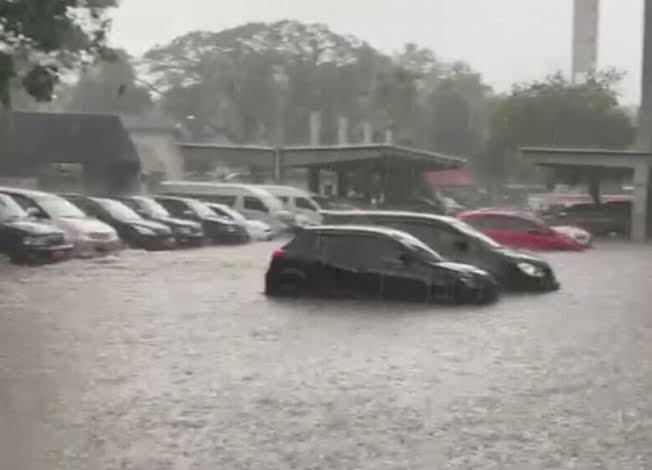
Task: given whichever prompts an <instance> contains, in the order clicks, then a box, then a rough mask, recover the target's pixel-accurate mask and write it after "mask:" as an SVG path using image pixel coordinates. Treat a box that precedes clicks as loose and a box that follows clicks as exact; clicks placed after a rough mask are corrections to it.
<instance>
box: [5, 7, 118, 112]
mask: <svg viewBox="0 0 652 470" xmlns="http://www.w3.org/2000/svg"><path fill="white" fill-rule="evenodd" d="M115 4H116V1H115V0H12V1H7V0H5V1H2V2H0V103H1V104H2V105H3V106H4V107H10V106H11V86H12V84H13V83H17V84H19V85H20V87H22V88H24V89H25V91H26V92H27V93H28V94H29V95H31V96H32V97H33V98H35V99H36V100H37V101H49V100H50V99H51V98H52V95H53V92H54V87H55V85H56V84H57V83H58V82H59V79H60V77H61V75H62V74H63V73H65V72H66V71H68V70H70V69H73V68H75V67H77V66H79V65H80V64H82V63H86V62H87V61H88V60H89V59H90V58H91V57H93V56H97V55H100V54H103V53H105V52H107V49H106V47H105V42H106V31H107V28H108V24H109V22H108V19H107V18H106V16H105V13H106V9H107V8H108V7H111V6H114V5H115Z"/></svg>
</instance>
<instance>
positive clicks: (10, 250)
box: [0, 194, 73, 264]
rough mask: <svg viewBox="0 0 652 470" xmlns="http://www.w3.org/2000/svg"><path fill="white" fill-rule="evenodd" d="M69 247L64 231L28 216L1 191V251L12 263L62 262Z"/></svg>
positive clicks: (69, 249)
mask: <svg viewBox="0 0 652 470" xmlns="http://www.w3.org/2000/svg"><path fill="white" fill-rule="evenodd" d="M72 248H73V245H72V243H70V242H69V241H68V240H67V238H66V235H65V233H64V232H63V230H61V229H58V228H57V227H55V226H54V225H52V224H50V223H47V222H40V221H38V220H36V219H32V218H30V216H29V215H28V214H27V212H25V211H24V210H23V209H22V208H21V207H20V206H19V205H18V203H16V202H15V201H14V200H13V199H12V198H11V197H9V196H7V195H5V194H0V253H2V254H4V255H6V256H8V257H9V259H10V260H11V261H12V262H13V263H16V264H33V263H34V264H37V263H50V262H55V261H62V260H65V259H67V258H69V257H70V254H71V252H72Z"/></svg>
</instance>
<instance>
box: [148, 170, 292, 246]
mask: <svg viewBox="0 0 652 470" xmlns="http://www.w3.org/2000/svg"><path fill="white" fill-rule="evenodd" d="M159 193H161V194H165V195H168V196H180V197H189V198H194V199H199V200H200V201H206V202H217V203H220V204H226V205H227V206H230V207H232V208H234V209H235V210H237V211H238V212H240V213H241V214H242V215H244V216H245V217H246V218H247V219H253V220H261V221H263V222H265V223H266V224H268V225H269V226H270V227H271V228H272V231H273V232H274V233H279V232H282V231H284V230H286V229H288V228H292V227H295V226H296V224H297V223H296V217H295V216H294V215H293V214H292V212H290V211H288V210H286V209H285V208H284V207H283V203H282V202H281V201H280V200H278V199H277V198H276V197H274V196H272V194H271V193H270V192H269V191H267V190H266V189H263V188H262V187H260V186H254V185H250V184H235V183H210V182H200V181H164V182H162V183H161V184H160V187H159Z"/></svg>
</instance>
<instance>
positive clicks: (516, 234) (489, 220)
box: [459, 209, 585, 251]
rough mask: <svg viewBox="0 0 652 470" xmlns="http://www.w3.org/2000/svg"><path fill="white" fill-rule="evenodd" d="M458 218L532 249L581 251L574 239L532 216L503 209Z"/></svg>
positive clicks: (509, 242)
mask: <svg viewBox="0 0 652 470" xmlns="http://www.w3.org/2000/svg"><path fill="white" fill-rule="evenodd" d="M459 218H460V219H461V220H463V221H464V222H466V223H468V224H469V225H471V226H472V227H474V228H476V229H477V230H479V231H481V232H483V233H485V234H487V235H488V236H490V237H491V238H493V239H494V240H496V241H497V242H498V243H500V244H503V245H506V246H511V247H514V248H524V249H531V250H563V251H581V250H584V248H585V247H584V246H583V245H581V244H580V243H578V242H577V241H576V240H575V239H573V238H571V237H569V236H567V235H565V234H563V233H560V232H558V231H556V230H553V229H552V228H550V227H548V226H547V225H546V224H545V223H544V222H543V221H542V220H540V219H537V218H536V217H534V216H533V215H530V214H527V213H523V212H517V211H508V210H500V209H490V210H488V209H481V210H476V211H469V212H463V213H462V214H460V215H459Z"/></svg>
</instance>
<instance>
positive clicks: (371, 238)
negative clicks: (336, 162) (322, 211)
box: [265, 226, 498, 304]
mask: <svg viewBox="0 0 652 470" xmlns="http://www.w3.org/2000/svg"><path fill="white" fill-rule="evenodd" d="M265 293H266V294H267V295H270V296H284V295H291V296H297V295H316V296H322V297H346V298H360V299H382V300H397V301H413V302H424V303H440V302H441V303H457V304H485V303H490V302H492V301H494V300H495V299H496V298H497V295H498V285H497V283H496V281H495V280H494V278H493V276H491V274H489V273H487V272H486V271H483V270H481V269H479V268H476V267H474V266H470V265H466V264H459V263H453V262H449V261H446V260H444V259H443V258H442V257H441V256H439V255H438V254H437V253H436V252H434V251H432V250H431V249H430V248H428V247H427V246H426V245H425V244H424V243H422V242H421V241H419V240H418V239H416V238H415V237H413V236H412V235H410V234H408V233H405V232H401V231H398V230H393V229H389V228H383V227H364V226H315V227H308V228H305V229H302V230H299V231H298V233H297V234H296V236H295V237H294V238H293V239H292V241H290V242H289V243H288V244H287V245H285V246H284V247H283V248H282V249H280V250H276V251H275V252H274V253H273V255H272V261H271V264H270V266H269V269H268V271H267V274H266V276H265Z"/></svg>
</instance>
